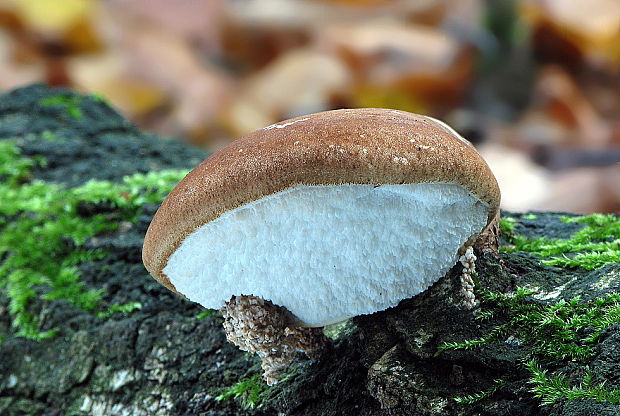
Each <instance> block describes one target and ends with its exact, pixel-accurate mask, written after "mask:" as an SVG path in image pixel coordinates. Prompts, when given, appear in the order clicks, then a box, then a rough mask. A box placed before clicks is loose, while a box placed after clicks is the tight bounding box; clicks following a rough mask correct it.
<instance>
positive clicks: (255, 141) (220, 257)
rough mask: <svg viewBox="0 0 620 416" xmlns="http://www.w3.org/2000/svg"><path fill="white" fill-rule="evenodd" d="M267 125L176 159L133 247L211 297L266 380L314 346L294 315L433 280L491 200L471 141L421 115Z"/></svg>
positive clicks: (304, 323) (334, 316)
mask: <svg viewBox="0 0 620 416" xmlns="http://www.w3.org/2000/svg"><path fill="white" fill-rule="evenodd" d="M274 126H275V128H272V127H274ZM274 126H271V127H268V128H265V129H261V130H258V131H255V132H253V133H250V134H249V135H247V136H245V137H242V138H240V139H238V140H236V141H235V142H233V143H231V144H230V145H228V146H226V147H225V148H223V149H222V150H220V151H218V152H217V153H215V154H213V155H212V156H210V157H209V158H207V159H206V160H205V161H204V162H202V163H201V164H200V165H199V166H198V167H197V168H196V169H194V170H193V171H192V172H190V173H189V175H187V177H185V179H183V180H182V181H181V182H180V183H179V184H178V185H177V187H176V188H175V189H174V190H173V191H172V192H171V193H170V195H168V197H167V198H166V200H165V201H164V203H163V204H162V205H161V207H160V208H159V210H158V211H157V213H156V214H155V217H154V218H153V221H152V222H151V225H150V227H149V229H148V231H147V234H146V237H145V240H144V248H143V252H142V256H143V260H144V264H145V266H146V268H147V269H148V270H149V272H150V273H151V275H152V276H153V277H154V278H155V279H157V280H158V281H159V282H161V283H162V284H163V285H165V286H166V287H168V288H169V289H170V290H173V291H175V292H176V293H179V294H182V295H183V296H185V297H187V298H188V299H189V300H192V301H195V302H198V303H200V304H201V305H203V306H205V307H207V308H212V309H219V308H222V307H223V310H222V311H223V313H224V317H225V324H224V325H225V328H226V332H227V336H228V338H229V339H230V340H231V341H232V342H234V343H235V344H237V345H239V346H241V348H243V349H245V350H247V351H254V352H256V353H257V354H259V355H260V356H261V358H262V359H263V367H264V368H265V372H266V378H267V380H268V381H269V382H270V383H273V382H275V380H276V379H277V373H278V371H279V370H280V369H281V368H282V367H283V366H285V365H286V364H287V363H289V362H290V361H291V360H292V359H293V357H294V356H295V355H296V351H304V352H305V353H306V354H307V355H308V356H309V357H311V358H312V357H313V356H314V355H315V354H316V353H317V351H318V350H320V346H321V345H322V343H323V342H324V338H323V337H322V335H321V332H320V331H321V330H320V329H303V328H302V327H315V328H317V327H322V326H325V325H328V324H333V323H337V322H339V321H342V320H344V319H347V318H350V317H352V316H357V315H363V314H371V313H375V312H377V311H381V310H384V309H387V308H389V307H392V306H396V305H397V304H398V303H399V302H400V301H401V300H403V299H406V298H410V297H412V296H415V295H417V294H418V293H421V292H423V291H424V290H426V289H427V288H428V287H430V286H431V285H432V284H433V283H435V282H436V281H438V280H439V279H440V278H441V277H443V276H444V275H445V274H446V273H447V272H448V271H449V270H450V269H451V268H452V266H454V265H455V264H456V263H457V261H458V260H459V253H463V252H464V251H463V250H464V249H465V248H466V247H468V246H469V245H471V244H472V243H473V242H475V240H476V238H477V236H478V235H479V234H480V233H481V232H483V231H484V230H487V229H489V228H490V223H491V220H493V219H494V218H495V217H496V216H497V214H498V207H499V200H500V194H499V188H498V186H497V182H496V180H495V177H494V176H493V174H492V173H491V171H490V169H489V167H488V166H487V164H486V163H485V161H484V160H483V159H482V158H481V157H480V155H479V154H478V153H477V152H476V150H475V149H474V147H473V146H472V145H471V144H470V143H469V142H468V141H467V140H465V139H463V138H462V137H460V136H459V135H458V134H457V133H456V132H455V131H454V130H452V129H451V128H449V127H448V126H447V125H445V124H444V123H442V122H439V121H437V120H434V119H431V118H429V117H425V116H420V115H416V114H411V113H406V112H403V111H395V110H387V109H372V108H370V109H368V108H367V109H356V110H335V111H327V112H323V113H318V114H310V115H305V116H302V117H299V118H296V119H292V120H286V121H283V122H280V123H278V124H277V125H274ZM468 253H469V255H468V254H467V252H466V254H465V256H464V258H463V262H464V265H465V270H464V277H463V287H464V291H465V292H466V293H465V296H466V297H467V299H469V301H468V302H469V303H468V305H472V304H473V302H474V301H475V299H474V298H473V281H472V279H471V273H472V272H473V261H474V260H475V259H474V258H473V257H472V256H473V252H472V251H469V252H468ZM243 294H251V295H252V296H243ZM231 297H232V298H231ZM291 322H294V324H292V323H291Z"/></svg>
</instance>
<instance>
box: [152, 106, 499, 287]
mask: <svg viewBox="0 0 620 416" xmlns="http://www.w3.org/2000/svg"><path fill="white" fill-rule="evenodd" d="M424 182H446V183H455V184H459V185H462V186H463V187H465V188H466V189H467V190H469V192H471V193H472V194H473V195H474V196H476V197H477V198H478V199H480V200H481V201H483V202H485V203H486V204H488V205H489V216H488V221H489V222H490V221H491V220H492V219H493V218H494V217H495V215H496V214H497V211H498V209H499V202H500V191H499V187H498V185H497V181H496V180H495V177H494V176H493V174H492V172H491V170H490V169H489V167H488V165H487V164H486V162H485V161H484V160H483V159H482V157H481V156H480V155H479V154H478V153H477V152H476V150H475V149H474V147H473V146H472V145H471V144H470V143H469V142H468V141H466V140H465V139H463V138H462V137H460V136H459V135H458V134H457V133H456V132H455V131H454V130H452V129H451V128H450V127H448V126H447V125H445V124H444V123H442V122H439V121H437V120H434V119H432V118H429V117H425V116H421V115H416V114H411V113H407V112H404V111H397V110H388V109H355V110H335V111H326V112H322V113H317V114H311V115H306V116H301V117H297V118H294V119H290V120H286V121H283V122H280V123H278V124H274V125H271V126H268V127H265V128H263V129H261V130H258V131H255V132H253V133H250V134H248V135H246V136H244V137H242V138H240V139H238V140H236V141H235V142H233V143H231V144H230V145H228V146H226V147H225V148H223V149H222V150H220V151H218V152H217V153H215V154H213V155H212V156H210V157H208V158H207V159H206V160H204V161H203V162H202V163H201V164H200V165H199V166H198V167H196V168H195V169H194V170H193V171H192V172H190V173H189V174H188V175H187V176H186V177H185V178H184V179H183V180H182V181H181V182H180V183H179V184H178V185H177V187H176V188H175V189H174V190H173V191H172V192H171V193H170V195H169V196H168V197H167V198H166V200H165V201H164V202H163V204H162V205H161V207H160V208H159V210H158V211H157V213H156V214H155V217H154V218H153V221H152V222H151V225H150V227H149V229H148V231H147V234H146V237H145V240H144V247H143V253H142V256H143V261H144V264H145V266H146V268H147V270H148V271H149V272H150V273H151V275H152V276H153V277H155V279H157V280H158V281H159V282H160V283H162V284H163V285H165V286H166V287H168V288H169V289H171V290H173V291H175V292H176V290H175V288H174V286H173V285H172V284H171V283H170V281H169V280H168V278H167V277H166V276H165V274H164V273H163V272H162V269H163V268H164V267H165V266H166V263H167V262H168V258H169V257H170V256H171V255H172V254H173V253H174V251H175V250H176V249H177V248H178V247H179V245H180V244H181V243H182V242H183V240H184V239H185V238H186V237H187V236H188V235H190V234H191V233H192V232H194V231H195V230H196V229H198V228H199V227H201V226H202V225H204V224H206V223H208V222H210V221H212V220H214V219H216V218H218V217H219V216H221V215H222V214H223V213H225V212H227V211H230V210H232V209H234V208H237V207H240V206H242V205H245V204H247V203H249V202H252V201H255V200H258V199H260V198H263V197H265V196H268V195H271V194H274V193H277V192H280V191H283V190H285V189H288V188H291V187H295V186H298V185H341V184H373V185H381V184H414V183H424Z"/></svg>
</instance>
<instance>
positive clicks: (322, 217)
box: [163, 183, 488, 326]
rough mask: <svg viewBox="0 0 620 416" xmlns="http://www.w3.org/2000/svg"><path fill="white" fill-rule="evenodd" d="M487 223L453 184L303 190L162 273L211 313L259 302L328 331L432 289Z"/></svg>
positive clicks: (225, 226)
mask: <svg viewBox="0 0 620 416" xmlns="http://www.w3.org/2000/svg"><path fill="white" fill-rule="evenodd" d="M487 216H488V206H487V205H486V204H485V203H484V202H482V201H480V200H479V199H478V198H476V197H475V196H473V195H472V194H471V193H470V192H469V191H467V189H465V188H464V187H462V186H460V185H456V184H448V183H422V184H403V185H381V186H379V187H374V186H372V185H339V186H299V187H294V188H291V189H288V190H285V191H282V192H279V193H276V194H273V195H269V196H267V197H264V198H261V199H259V200H257V201H254V202H252V203H249V204H246V205H243V206H241V207H239V208H236V209H234V210H231V211H228V212H227V213H225V214H224V215H222V216H220V217H219V218H217V219H215V220H213V221H211V222H209V223H207V224H205V225H204V226H202V227H200V228H199V229H197V230H196V231H195V232H193V233H192V234H191V235H190V236H189V237H187V238H186V239H185V240H184V241H183V243H182V244H181V245H180V246H179V248H178V249H177V250H176V251H175V252H174V253H173V254H172V256H170V258H169V260H168V264H167V265H166V267H165V268H164V270H163V272H164V273H165V274H166V276H168V278H169V279H170V281H171V283H172V284H173V285H174V286H175V288H176V289H177V290H178V291H179V292H180V293H183V294H184V295H185V296H187V297H188V298H189V299H190V300H192V301H195V302H198V303H200V304H201V305H203V306H205V307H207V308H213V309H218V308H220V307H221V306H222V305H223V304H224V302H226V301H228V300H229V299H230V298H231V296H233V295H253V296H257V297H260V298H263V299H265V300H270V301H271V302H273V303H274V304H276V305H279V306H283V307H285V308H286V309H288V310H289V311H290V312H292V313H293V314H294V315H295V316H296V317H297V318H298V319H299V320H301V321H302V322H303V323H304V324H305V325H308V326H324V325H327V324H330V323H335V322H338V321H341V320H344V319H347V318H349V317H351V316H356V315H361V314H368V313H374V312H376V311H380V310H383V309H386V308H388V307H391V306H395V305H397V304H398V302H400V301H401V300H402V299H405V298H409V297H412V296H414V295H417V294H418V293H420V292H422V291H424V290H426V289H427V288H428V287H429V286H430V285H432V284H433V283H434V282H436V281H437V280H439V279H440V278H441V277H442V276H444V275H445V274H446V272H447V271H448V270H449V269H450V268H451V267H452V266H453V265H454V264H455V263H456V262H457V259H458V254H457V251H458V249H459V247H461V246H462V245H463V244H464V243H465V242H466V241H467V240H468V238H469V237H470V236H472V235H473V234H476V233H479V232H480V231H481V230H482V229H483V228H484V227H485V225H486V222H487Z"/></svg>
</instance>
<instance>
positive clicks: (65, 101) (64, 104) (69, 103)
mask: <svg viewBox="0 0 620 416" xmlns="http://www.w3.org/2000/svg"><path fill="white" fill-rule="evenodd" d="M81 100H82V98H81V97H79V96H77V95H70V94H58V95H55V96H52V97H45V98H43V99H42V100H41V101H40V102H39V104H41V105H42V106H43V107H58V108H62V109H64V110H65V111H66V112H67V114H69V116H71V117H72V118H74V119H76V120H79V119H81V118H82V117H83V116H84V115H83V114H82V109H81V108H80V101H81Z"/></svg>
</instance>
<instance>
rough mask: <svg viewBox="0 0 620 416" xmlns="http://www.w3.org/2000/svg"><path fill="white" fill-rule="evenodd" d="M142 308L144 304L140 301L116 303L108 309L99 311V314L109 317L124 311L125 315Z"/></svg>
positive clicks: (100, 316) (99, 315)
mask: <svg viewBox="0 0 620 416" xmlns="http://www.w3.org/2000/svg"><path fill="white" fill-rule="evenodd" d="M140 309H142V304H141V303H140V302H129V303H123V304H119V303H117V304H114V305H112V306H110V307H109V308H108V310H107V311H104V312H98V313H97V316H98V317H99V318H109V317H110V316H112V315H114V314H115V313H122V314H123V315H129V314H130V313H132V312H135V311H138V310H140Z"/></svg>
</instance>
